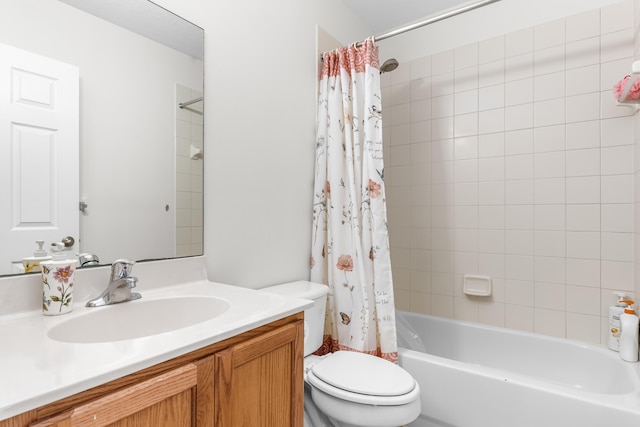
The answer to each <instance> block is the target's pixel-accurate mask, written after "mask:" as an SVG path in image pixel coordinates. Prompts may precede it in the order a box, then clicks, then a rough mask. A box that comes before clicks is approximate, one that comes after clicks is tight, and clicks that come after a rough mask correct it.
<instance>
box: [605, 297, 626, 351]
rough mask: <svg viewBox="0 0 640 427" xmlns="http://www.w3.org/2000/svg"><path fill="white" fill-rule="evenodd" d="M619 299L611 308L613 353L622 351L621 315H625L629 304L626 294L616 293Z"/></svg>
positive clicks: (609, 343)
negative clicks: (626, 300)
mask: <svg viewBox="0 0 640 427" xmlns="http://www.w3.org/2000/svg"><path fill="white" fill-rule="evenodd" d="M614 294H615V295H616V296H617V297H618V301H617V302H616V303H615V304H614V305H612V306H610V307H609V334H608V335H609V340H608V345H609V348H610V349H611V350H613V351H619V350H620V329H621V328H620V315H621V314H622V313H624V309H625V307H627V303H626V302H625V299H626V297H627V295H626V294H625V293H624V292H614Z"/></svg>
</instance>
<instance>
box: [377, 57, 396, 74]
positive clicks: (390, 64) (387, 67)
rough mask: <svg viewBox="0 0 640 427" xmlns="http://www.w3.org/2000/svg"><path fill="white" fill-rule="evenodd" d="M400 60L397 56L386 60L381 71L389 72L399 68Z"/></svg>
mask: <svg viewBox="0 0 640 427" xmlns="http://www.w3.org/2000/svg"><path fill="white" fill-rule="evenodd" d="M398 65H400V64H399V63H398V60H397V59H396V58H390V59H387V60H386V61H384V63H383V64H382V65H381V66H380V73H388V72H390V71H393V70H395V69H396V68H398Z"/></svg>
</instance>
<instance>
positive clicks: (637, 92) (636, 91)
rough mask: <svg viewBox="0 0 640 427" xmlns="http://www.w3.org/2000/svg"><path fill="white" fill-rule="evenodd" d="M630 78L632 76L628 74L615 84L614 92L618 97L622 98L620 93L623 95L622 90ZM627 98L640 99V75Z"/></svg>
mask: <svg viewBox="0 0 640 427" xmlns="http://www.w3.org/2000/svg"><path fill="white" fill-rule="evenodd" d="M630 78H631V77H630V76H626V77H625V78H624V79H622V80H620V81H619V82H618V83H616V84H615V85H614V86H613V93H614V94H615V96H616V99H619V98H620V95H622V91H623V90H624V88H625V86H626V85H627V82H628V81H629V79H630ZM626 99H640V77H638V78H636V81H635V82H633V85H632V86H631V89H630V90H629V93H628V94H627V98H626Z"/></svg>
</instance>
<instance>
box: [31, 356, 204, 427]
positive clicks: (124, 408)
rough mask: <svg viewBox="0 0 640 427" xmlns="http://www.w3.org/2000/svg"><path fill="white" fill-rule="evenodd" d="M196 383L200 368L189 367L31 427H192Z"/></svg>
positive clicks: (193, 424)
mask: <svg viewBox="0 0 640 427" xmlns="http://www.w3.org/2000/svg"><path fill="white" fill-rule="evenodd" d="M197 379H198V377H197V368H196V366H195V365H194V364H191V363H190V364H188V365H185V366H182V367H180V368H177V369H174V370H171V371H169V372H166V373H164V374H160V375H158V376H156V377H153V378H151V379H148V380H145V381H142V382H140V383H138V384H135V385H133V386H130V387H126V388H124V389H122V390H119V391H116V392H114V393H111V394H108V395H106V396H104V397H101V398H99V399H96V400H93V401H91V402H88V403H86V404H83V405H80V406H78V407H76V408H74V409H72V410H70V411H68V412H65V413H62V414H60V415H57V416H54V417H52V418H49V419H46V420H43V421H38V422H36V423H34V424H32V427H84V426H92V427H103V426H113V427H158V426H163V427H193V426H195V425H196V423H195V414H196V403H195V402H196V384H197Z"/></svg>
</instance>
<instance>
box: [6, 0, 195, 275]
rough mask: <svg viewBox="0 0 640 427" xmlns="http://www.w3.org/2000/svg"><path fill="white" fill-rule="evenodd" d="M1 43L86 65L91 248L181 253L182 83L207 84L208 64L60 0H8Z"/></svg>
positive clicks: (86, 231) (108, 256)
mask: <svg viewBox="0 0 640 427" xmlns="http://www.w3.org/2000/svg"><path fill="white" fill-rule="evenodd" d="M96 34H98V36H97V37H96V36H95V35H96ZM90 35H91V36H90ZM0 43H5V44H9V45H12V46H16V47H19V48H21V49H25V50H29V51H31V52H35V53H39V54H41V55H44V56H48V57H52V58H55V59H57V60H60V61H63V62H67V63H70V64H74V65H76V66H78V67H79V70H80V104H81V105H80V107H81V113H80V146H81V148H80V156H81V159H80V162H81V165H80V175H81V176H80V196H81V197H82V198H84V199H85V200H86V202H87V203H88V205H89V208H88V211H87V214H84V215H82V218H81V224H80V227H81V236H82V240H81V241H80V248H81V250H82V251H87V252H92V253H95V254H97V255H98V256H99V257H100V259H101V261H103V262H112V261H113V260H115V259H117V258H123V257H128V258H132V259H141V258H155V257H167V256H173V255H174V254H175V240H174V234H175V225H174V224H175V221H174V212H175V210H174V209H173V208H172V209H170V211H169V212H166V211H165V205H166V204H169V205H171V206H173V202H174V199H175V186H174V180H175V174H174V173H173V170H174V168H175V155H174V153H175V147H174V146H175V138H174V134H175V132H174V127H175V113H174V103H175V84H176V83H180V84H182V85H184V86H188V87H201V86H202V73H201V68H202V63H201V62H200V61H196V60H193V59H192V58H190V57H188V56H186V55H184V54H181V53H179V52H177V51H174V50H172V49H169V48H167V47H165V46H162V45H160V44H158V43H155V42H152V41H150V40H148V39H145V38H143V37H140V36H138V35H136V34H133V33H131V32H129V31H125V30H123V29H121V28H119V27H116V26H114V25H112V24H109V23H108V22H106V21H103V20H100V19H98V18H95V17H93V16H91V15H87V14H85V13H84V12H81V11H79V10H78V9H75V8H73V7H70V6H68V5H66V4H64V3H61V2H58V1H56V0H21V1H12V2H3V4H2V13H0ZM125 46H126V49H125V48H123V47H125ZM131 49H137V50H135V51H132V50H131ZM157 61H163V62H164V63H165V64H166V65H165V66H163V67H158V66H157V64H158V62H157ZM160 87H164V88H165V90H158V88H160ZM145 141H148V142H149V143H150V144H149V145H146V146H145V145H144V142H145ZM132 236H135V237H132ZM62 237H64V236H60V238H62ZM75 237H76V238H77V237H78V236H75ZM48 243H49V242H48ZM48 243H47V244H48ZM16 255H17V256H16V258H20V257H21V256H20V255H19V254H16Z"/></svg>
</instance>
